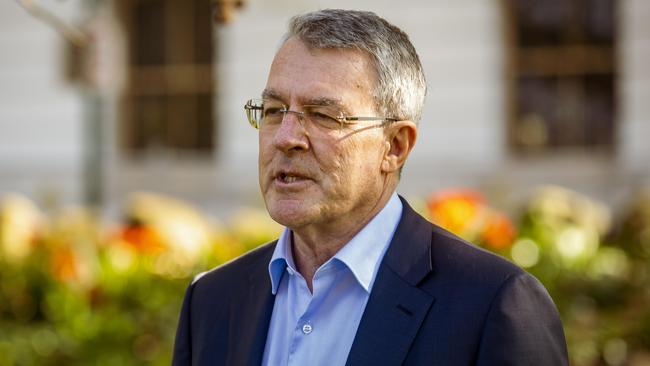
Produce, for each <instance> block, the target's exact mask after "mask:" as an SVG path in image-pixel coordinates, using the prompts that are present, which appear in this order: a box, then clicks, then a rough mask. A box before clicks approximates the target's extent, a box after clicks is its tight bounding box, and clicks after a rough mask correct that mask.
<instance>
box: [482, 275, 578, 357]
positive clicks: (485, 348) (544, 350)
mask: <svg viewBox="0 0 650 366" xmlns="http://www.w3.org/2000/svg"><path fill="white" fill-rule="evenodd" d="M476 364H477V365H479V366H487V365H503V366H507V365H528V366H546V365H548V366H561V365H568V364H569V361H568V355H567V348H566V340H565V337H564V331H563V329H562V323H561V321H560V317H559V314H558V312H557V309H556V308H555V304H554V303H553V301H552V300H551V298H550V296H549V295H548V293H547V292H546V289H545V288H544V286H542V284H541V283H539V281H538V280H537V279H536V278H534V277H533V276H531V275H530V274H528V273H525V272H524V273H520V274H516V275H512V276H510V277H509V278H508V279H507V280H506V281H505V282H504V283H503V284H502V286H501V288H500V289H499V290H498V292H497V294H496V296H495V297H494V298H493V300H492V304H491V306H490V310H489V313H488V315H487V318H486V323H485V326H484V328H483V334H482V337H481V343H480V346H479V352H478V358H477V362H476Z"/></svg>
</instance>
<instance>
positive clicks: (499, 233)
mask: <svg viewBox="0 0 650 366" xmlns="http://www.w3.org/2000/svg"><path fill="white" fill-rule="evenodd" d="M514 239H515V227H514V225H513V224H512V222H511V221H510V219H509V218H508V217H507V216H506V215H504V214H502V213H499V212H492V213H491V214H490V215H489V217H488V219H487V222H486V224H485V227H484V229H483V232H482V233H481V240H482V241H483V242H484V243H485V244H486V245H487V246H489V247H491V248H493V249H496V250H500V249H504V248H507V247H508V246H510V244H512V242H513V241H514Z"/></svg>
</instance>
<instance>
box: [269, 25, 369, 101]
mask: <svg viewBox="0 0 650 366" xmlns="http://www.w3.org/2000/svg"><path fill="white" fill-rule="evenodd" d="M376 79H377V77H376V72H375V68H374V64H373V63H372V61H371V58H370V56H368V55H367V54H366V53H365V52H362V51H360V50H358V49H347V48H314V47H309V46H307V45H306V44H305V43H303V42H302V41H300V40H298V39H296V38H289V39H288V40H287V41H286V42H284V44H283V45H282V46H281V47H280V49H279V50H278V52H277V53H276V55H275V58H274V59H273V63H272V64H271V70H270V72H269V78H268V80H267V84H266V89H265V90H266V91H267V92H270V91H272V94H273V97H276V98H279V99H280V100H282V101H283V102H285V103H287V104H290V103H301V104H309V102H310V101H313V100H317V99H322V100H332V101H340V102H341V103H342V104H348V105H349V104H351V103H357V104H358V103H362V104H365V103H368V102H370V103H372V95H373V89H374V87H375V85H376Z"/></svg>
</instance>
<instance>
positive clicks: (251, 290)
mask: <svg viewBox="0 0 650 366" xmlns="http://www.w3.org/2000/svg"><path fill="white" fill-rule="evenodd" d="M273 248H275V243H274V244H272V245H271V246H270V249H269V250H268V252H267V253H266V254H265V255H263V256H260V258H259V259H258V260H257V261H256V262H254V263H252V264H251V266H250V267H249V268H248V271H249V272H248V273H249V277H248V280H249V282H248V284H247V288H246V289H242V293H243V299H242V300H241V301H236V302H233V304H234V305H233V306H236V308H233V309H231V311H232V313H233V316H232V318H231V325H230V327H231V328H230V334H231V336H230V342H231V343H230V344H231V346H230V350H229V355H228V362H227V364H228V365H260V364H261V363H262V357H263V355H264V346H265V345H266V336H267V333H268V330H269V323H270V321H271V315H272V313H273V304H274V301H275V296H273V294H272V293H271V280H270V279H269V273H268V263H269V261H270V260H271V256H272V254H273Z"/></svg>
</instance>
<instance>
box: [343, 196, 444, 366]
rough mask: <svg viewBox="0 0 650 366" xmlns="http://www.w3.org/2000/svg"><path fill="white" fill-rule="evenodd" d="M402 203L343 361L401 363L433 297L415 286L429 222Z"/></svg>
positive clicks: (422, 270) (425, 259)
mask: <svg viewBox="0 0 650 366" xmlns="http://www.w3.org/2000/svg"><path fill="white" fill-rule="evenodd" d="M400 199H401V197H400ZM402 204H403V207H404V208H403V212H402V218H401V220H400V223H399V225H398V227H397V230H396V231H395V235H394V236H393V240H392V241H391V244H390V247H389V248H388V251H387V252H386V256H385V257H384V260H383V261H382V264H381V266H380V268H379V271H378V273H377V278H376V280H375V283H374V285H373V288H372V292H371V293H370V298H369V300H368V304H367V305H366V309H365V311H364V314H363V317H362V318H361V322H360V324H359V328H358V330H357V334H356V336H355V338H354V342H353V344H352V349H351V350H350V354H349V356H348V360H347V365H375V364H382V365H399V364H401V363H402V362H403V361H404V359H405V357H406V355H407V353H408V350H409V348H410V346H411V343H412V342H413V339H414V338H415V335H416V334H417V332H418V330H419V329H420V326H421V324H422V321H423V320H424V318H425V316H426V315H427V314H428V312H429V309H430V308H431V305H432V304H433V303H434V301H435V299H434V297H433V296H432V295H430V294H428V293H426V292H424V291H422V290H421V289H419V288H418V287H417V285H418V283H420V281H422V279H424V278H425V277H426V276H428V275H429V274H430V273H431V272H432V268H431V235H432V234H431V224H429V223H428V222H427V221H426V220H424V219H423V218H422V217H421V216H420V215H418V214H417V213H415V211H413V209H412V208H411V207H410V206H409V205H408V204H407V203H406V201H405V200H404V199H402Z"/></svg>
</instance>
